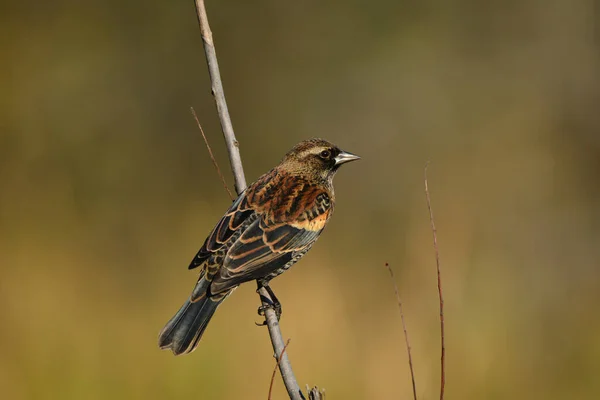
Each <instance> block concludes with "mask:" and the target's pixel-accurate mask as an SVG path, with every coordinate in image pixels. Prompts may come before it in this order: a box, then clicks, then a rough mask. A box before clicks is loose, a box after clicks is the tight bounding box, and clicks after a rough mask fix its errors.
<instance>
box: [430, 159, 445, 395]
mask: <svg viewBox="0 0 600 400" xmlns="http://www.w3.org/2000/svg"><path fill="white" fill-rule="evenodd" d="M428 167H429V162H427V164H426V165H425V197H426V199H427V209H428V210H429V221H430V223H431V232H432V233H433V249H434V251H435V263H436V266H437V284H438V296H439V298H440V335H441V340H442V355H441V360H440V362H441V373H440V375H441V378H440V400H444V389H445V386H446V344H445V338H444V296H443V292H442V278H441V274H440V251H439V249H438V243H437V230H436V229H435V222H434V219H433V211H432V210H431V198H430V197H429V186H428V184H427V168H428Z"/></svg>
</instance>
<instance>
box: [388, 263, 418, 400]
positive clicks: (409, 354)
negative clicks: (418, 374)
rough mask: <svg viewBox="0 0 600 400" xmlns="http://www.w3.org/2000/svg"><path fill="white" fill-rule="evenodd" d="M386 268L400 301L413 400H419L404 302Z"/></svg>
mask: <svg viewBox="0 0 600 400" xmlns="http://www.w3.org/2000/svg"><path fill="white" fill-rule="evenodd" d="M385 266H386V268H387V269H388V271H390V278H392V283H393V284H394V291H395V292H396V300H398V308H399V309H400V319H401V320H402V329H403V330H404V341H405V342H406V352H407V353H408V366H409V368H410V379H411V381H412V390H413V399H414V400H417V385H416V383H415V371H414V369H413V362H412V354H411V349H410V340H408V330H407V329H406V322H405V321H404V311H403V309H402V300H401V299H400V291H399V290H398V285H397V284H396V279H395V278H394V271H392V267H390V264H389V263H385Z"/></svg>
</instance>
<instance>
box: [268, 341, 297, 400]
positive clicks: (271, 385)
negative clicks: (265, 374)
mask: <svg viewBox="0 0 600 400" xmlns="http://www.w3.org/2000/svg"><path fill="white" fill-rule="evenodd" d="M290 340H291V339H288V340H287V342H285V346H283V350H282V351H281V354H280V355H279V357H277V364H275V368H273V375H271V384H270V385H269V397H268V398H267V399H268V400H271V393H272V391H273V382H275V373H276V372H277V367H279V364H280V363H281V357H283V354H284V353H285V350H286V349H287V347H288V346H289V345H290Z"/></svg>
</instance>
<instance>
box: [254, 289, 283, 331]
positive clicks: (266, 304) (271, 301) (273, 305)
mask: <svg viewBox="0 0 600 400" xmlns="http://www.w3.org/2000/svg"><path fill="white" fill-rule="evenodd" d="M263 287H264V288H265V289H266V291H267V292H268V293H269V297H270V298H269V297H266V296H263V295H262V294H260V289H261V288H263ZM256 291H257V293H258V294H259V295H260V300H261V301H262V303H263V304H262V305H261V306H260V307H258V311H257V312H258V315H260V316H261V317H264V316H265V311H266V310H268V309H272V310H273V311H275V316H276V317H277V321H279V319H280V318H281V314H282V308H281V303H280V302H279V300H278V299H277V296H275V293H273V289H271V288H270V287H269V285H261V286H259V288H258V289H257V290H256ZM266 324H267V320H266V319H265V320H264V321H263V322H262V324H258V323H256V325H258V326H264V325H266Z"/></svg>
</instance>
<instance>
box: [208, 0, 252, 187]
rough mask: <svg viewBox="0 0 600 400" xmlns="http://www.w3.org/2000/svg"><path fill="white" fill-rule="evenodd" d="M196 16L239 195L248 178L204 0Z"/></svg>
mask: <svg viewBox="0 0 600 400" xmlns="http://www.w3.org/2000/svg"><path fill="white" fill-rule="evenodd" d="M196 14H197V15H198V23H199V24H200V34H201V35H202V41H203V43H204V53H205V55H206V63H207V64H208V72H209V74H210V82H211V84H212V94H213V96H214V98H215V103H216V104H217V112H218V114H219V120H220V121H221V129H222V130H223V136H225V142H226V143H227V150H228V152H229V163H230V164H231V170H232V172H233V176H234V178H235V190H236V192H237V193H238V194H240V193H242V192H243V191H244V189H246V177H245V176H244V168H243V167H242V159H241V157H240V145H239V143H238V141H237V139H236V138H235V133H234V132H233V124H232V123H231V117H229V109H228V108H227V102H226V101H225V92H224V90H223V82H222V81H221V73H220V72H219V63H218V62H217V53H216V52H215V45H214V43H213V38H212V32H211V30H210V25H209V24H208V17H207V15H206V8H205V7H204V0H196Z"/></svg>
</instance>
